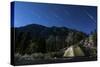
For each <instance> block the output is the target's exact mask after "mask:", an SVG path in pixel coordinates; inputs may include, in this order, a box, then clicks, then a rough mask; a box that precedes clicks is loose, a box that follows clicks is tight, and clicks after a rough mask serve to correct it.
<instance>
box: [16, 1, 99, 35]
mask: <svg viewBox="0 0 100 67" xmlns="http://www.w3.org/2000/svg"><path fill="white" fill-rule="evenodd" d="M14 7H15V12H14V15H15V16H14V19H15V21H14V26H15V27H21V26H25V25H28V24H40V25H44V26H47V27H52V26H57V27H67V28H71V29H76V30H79V31H82V32H84V33H87V34H89V33H91V31H94V30H95V28H96V24H97V7H96V6H78V5H77V6H75V5H62V4H60V5H58V4H42V3H31V2H15V6H14Z"/></svg>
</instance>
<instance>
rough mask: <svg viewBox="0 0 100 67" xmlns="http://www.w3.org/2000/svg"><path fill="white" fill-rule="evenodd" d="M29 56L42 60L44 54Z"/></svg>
mask: <svg viewBox="0 0 100 67" xmlns="http://www.w3.org/2000/svg"><path fill="white" fill-rule="evenodd" d="M31 56H32V57H33V58H34V59H43V58H44V54H43V53H33V54H32V55H31Z"/></svg>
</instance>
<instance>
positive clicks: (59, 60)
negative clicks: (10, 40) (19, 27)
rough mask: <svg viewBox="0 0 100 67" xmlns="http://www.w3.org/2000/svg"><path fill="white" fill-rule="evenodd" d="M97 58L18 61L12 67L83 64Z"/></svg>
mask: <svg viewBox="0 0 100 67" xmlns="http://www.w3.org/2000/svg"><path fill="white" fill-rule="evenodd" d="M96 60H97V57H74V58H57V59H45V60H24V59H23V60H20V61H16V60H15V62H14V66H19V65H35V64H51V63H66V62H83V61H96Z"/></svg>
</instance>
